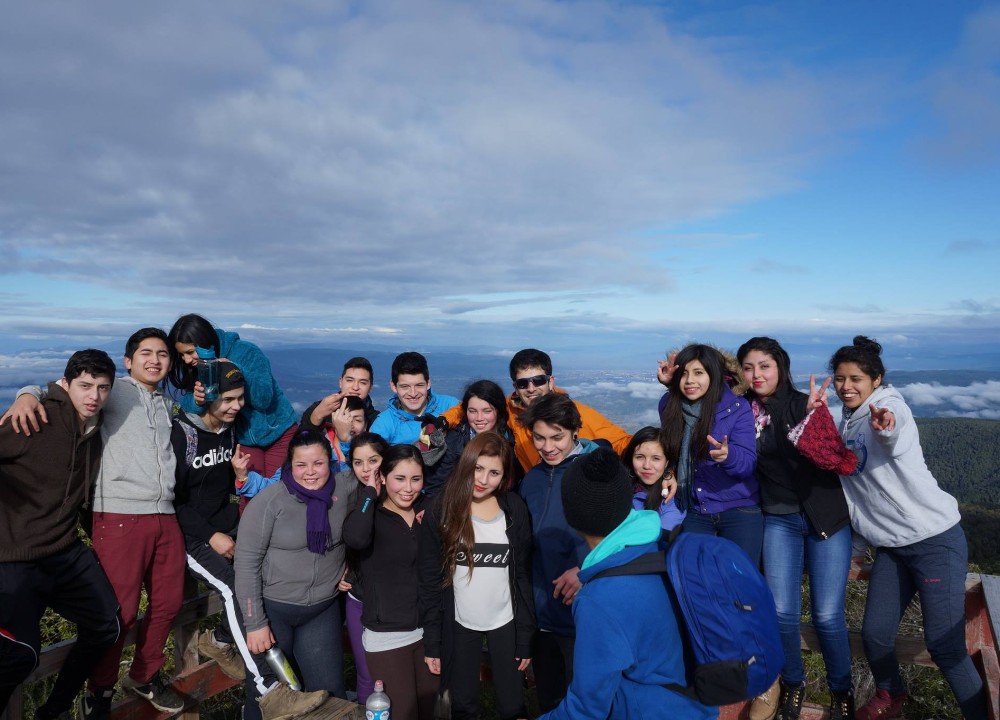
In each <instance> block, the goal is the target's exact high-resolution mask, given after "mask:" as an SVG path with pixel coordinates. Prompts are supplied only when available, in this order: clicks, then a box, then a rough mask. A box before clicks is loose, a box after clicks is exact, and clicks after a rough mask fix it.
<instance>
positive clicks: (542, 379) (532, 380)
mask: <svg viewBox="0 0 1000 720" xmlns="http://www.w3.org/2000/svg"><path fill="white" fill-rule="evenodd" d="M548 381H549V376H548V375H535V376H534V377H526V378H518V379H517V380H515V381H514V387H516V388H517V389H518V390H527V389H528V386H529V385H534V386H535V387H541V386H542V385H544V384H545V383H547V382H548Z"/></svg>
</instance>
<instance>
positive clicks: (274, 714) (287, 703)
mask: <svg viewBox="0 0 1000 720" xmlns="http://www.w3.org/2000/svg"><path fill="white" fill-rule="evenodd" d="M329 696H330V693H328V692H327V691H326V690H314V691H313V692H299V691H298V690H292V689H291V688H290V687H288V686H287V685H285V684H284V683H278V684H277V685H275V686H274V687H273V688H271V689H270V690H268V691H267V693H265V694H264V695H261V696H260V697H259V698H257V704H258V705H260V715H261V718H263V720H291V719H292V718H297V717H298V716H299V715H305V714H306V713H307V712H312V711H313V710H315V709H316V708H318V707H319V706H320V705H322V704H323V703H325V702H326V699H327V698H328V697H329Z"/></svg>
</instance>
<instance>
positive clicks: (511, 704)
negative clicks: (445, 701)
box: [449, 620, 527, 720]
mask: <svg viewBox="0 0 1000 720" xmlns="http://www.w3.org/2000/svg"><path fill="white" fill-rule="evenodd" d="M454 632H455V639H454V656H453V657H452V659H451V663H450V666H451V678H450V683H449V685H450V689H451V717H452V720H466V719H467V718H468V719H469V720H476V718H478V717H479V666H480V660H481V658H482V652H483V638H486V643H487V645H488V647H489V653H490V668H491V670H492V674H493V687H494V688H495V689H496V698H497V716H498V717H499V719H500V720H515V719H516V718H523V717H527V711H526V710H525V705H524V673H522V672H520V671H519V670H518V669H517V666H518V660H515V659H514V653H515V652H516V650H515V642H514V637H515V636H514V621H513V620H511V621H510V622H509V623H507V624H506V625H504V626H502V627H498V628H497V629H495V630H486V631H480V630H469V629H468V628H466V627H463V626H462V625H460V624H458V623H455V625H454Z"/></svg>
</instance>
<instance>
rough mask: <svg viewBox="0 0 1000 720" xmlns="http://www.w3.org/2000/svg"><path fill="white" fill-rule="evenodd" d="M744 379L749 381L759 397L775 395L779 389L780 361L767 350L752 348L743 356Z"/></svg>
mask: <svg viewBox="0 0 1000 720" xmlns="http://www.w3.org/2000/svg"><path fill="white" fill-rule="evenodd" d="M743 379H744V380H746V381H747V383H749V385H750V387H751V388H752V389H753V391H754V393H756V394H757V397H760V398H766V397H771V396H772V395H774V393H775V391H776V390H777V389H778V381H779V380H780V377H779V374H778V363H777V362H775V360H774V358H773V357H771V356H770V355H768V354H767V353H766V352H762V351H760V350H751V351H750V352H748V353H747V354H746V357H744V358H743Z"/></svg>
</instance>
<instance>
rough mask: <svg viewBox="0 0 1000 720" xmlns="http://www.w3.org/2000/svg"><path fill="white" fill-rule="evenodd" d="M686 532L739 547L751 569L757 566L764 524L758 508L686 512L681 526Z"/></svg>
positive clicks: (690, 509)
mask: <svg viewBox="0 0 1000 720" xmlns="http://www.w3.org/2000/svg"><path fill="white" fill-rule="evenodd" d="M682 526H683V527H684V530H685V531H686V532H696V533H702V534H704V535H718V536H719V537H723V538H726V540H731V541H732V542H734V543H736V544H737V545H739V546H740V547H741V548H742V549H743V552H745V553H746V554H747V555H748V556H749V557H750V560H751V561H753V564H754V565H759V564H760V546H761V543H762V542H763V538H764V521H763V519H762V518H761V513H760V506H758V505H750V506H749V507H738V508H733V509H731V510H723V511H722V512H720V513H700V512H698V511H697V510H695V509H694V508H688V511H687V515H686V516H685V517H684V522H683V523H682Z"/></svg>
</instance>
